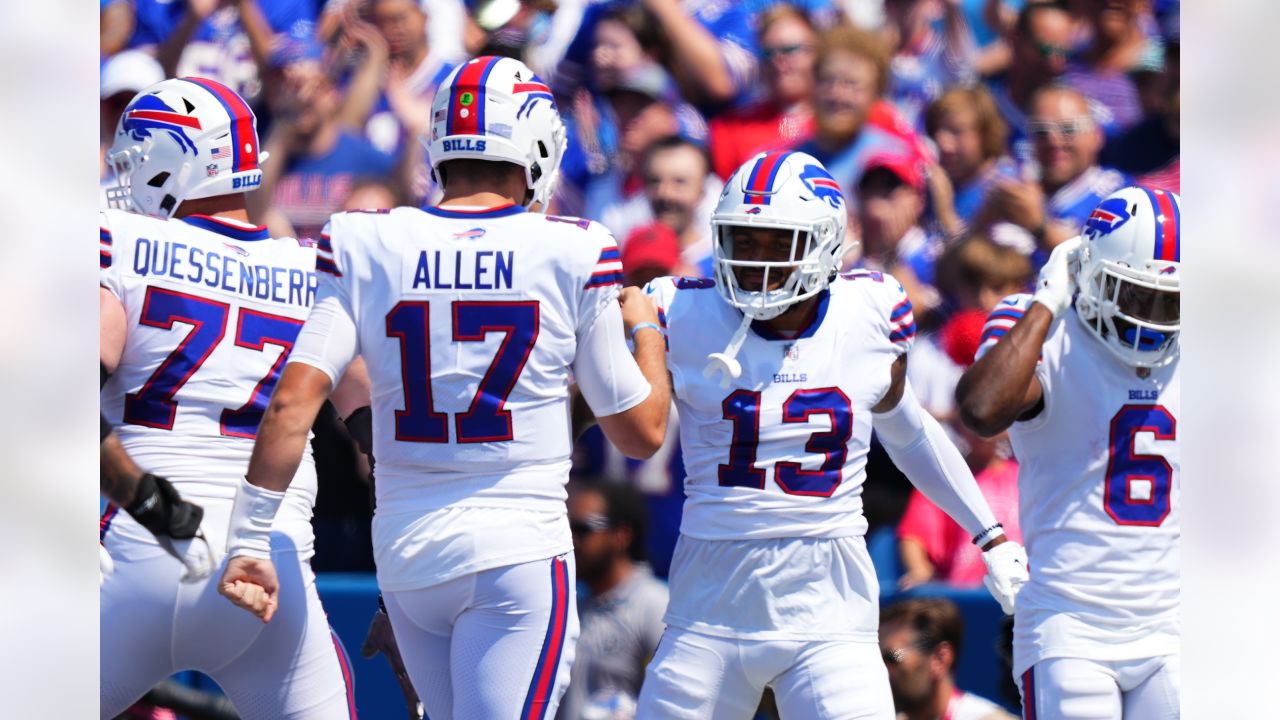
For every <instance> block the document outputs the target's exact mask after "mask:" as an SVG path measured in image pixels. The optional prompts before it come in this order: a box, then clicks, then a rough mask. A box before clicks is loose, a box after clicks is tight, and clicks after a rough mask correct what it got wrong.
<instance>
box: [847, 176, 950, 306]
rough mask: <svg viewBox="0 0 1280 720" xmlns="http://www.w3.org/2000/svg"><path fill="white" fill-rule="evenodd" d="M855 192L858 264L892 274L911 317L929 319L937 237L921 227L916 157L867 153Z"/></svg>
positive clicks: (921, 186) (921, 185)
mask: <svg viewBox="0 0 1280 720" xmlns="http://www.w3.org/2000/svg"><path fill="white" fill-rule="evenodd" d="M857 193H858V225H859V227H860V236H861V239H862V256H861V257H860V258H859V259H858V262H857V266H858V267H864V268H868V269H871V270H881V271H884V272H888V273H890V274H892V275H893V276H894V277H895V278H897V279H898V281H899V282H901V283H902V286H903V288H905V289H906V291H907V297H908V298H910V300H911V305H912V307H913V308H914V313H915V318H916V323H917V324H920V325H928V324H929V322H930V317H929V316H930V315H931V313H932V311H933V310H935V309H936V308H937V307H938V305H939V303H940V301H941V298H940V296H939V295H938V291H937V290H936V289H935V288H934V287H933V276H934V263H935V262H936V260H937V258H938V255H939V254H940V253H941V252H942V239H941V238H939V237H937V236H936V235H931V234H930V233H928V232H926V231H925V229H924V228H923V227H921V219H922V217H923V214H924V205H925V197H926V193H925V181H924V175H923V172H922V169H921V167H920V162H919V160H918V159H916V158H915V157H912V156H908V155H903V154H894V153H878V154H876V155H872V156H871V157H870V158H869V159H868V160H867V163H866V169H865V170H864V171H863V173H862V177H861V179H859V181H858V185H857Z"/></svg>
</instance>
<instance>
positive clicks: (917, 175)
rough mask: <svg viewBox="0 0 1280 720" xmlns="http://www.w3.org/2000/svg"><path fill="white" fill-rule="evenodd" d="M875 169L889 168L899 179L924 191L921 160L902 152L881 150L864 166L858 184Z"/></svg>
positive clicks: (917, 189)
mask: <svg viewBox="0 0 1280 720" xmlns="http://www.w3.org/2000/svg"><path fill="white" fill-rule="evenodd" d="M875 170H888V171H889V172H891V173H893V174H894V175H895V176H897V178H898V179H899V180H901V181H902V182H904V183H906V184H907V185H910V186H911V187H912V188H914V189H915V190H916V192H921V193H922V192H924V173H923V172H921V169H920V161H919V160H918V159H916V158H913V157H910V156H907V155H903V154H901V153H892V152H880V153H876V154H875V155H872V156H871V157H870V158H869V159H868V160H867V162H866V165H864V166H863V168H862V177H861V178H859V179H858V186H859V187H861V186H862V183H863V182H864V181H865V180H866V178H867V176H869V175H870V174H871V173H872V172H873V171H875Z"/></svg>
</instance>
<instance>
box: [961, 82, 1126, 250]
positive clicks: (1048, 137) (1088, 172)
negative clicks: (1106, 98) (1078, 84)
mask: <svg viewBox="0 0 1280 720" xmlns="http://www.w3.org/2000/svg"><path fill="white" fill-rule="evenodd" d="M1029 109H1030V112H1031V115H1030V119H1029V121H1028V122H1027V125H1026V129H1027V135H1028V136H1029V137H1030V138H1031V146H1032V157H1033V159H1034V162H1035V168H1037V169H1038V176H1039V177H1038V179H1033V178H1034V175H1033V174H1032V173H1031V172H1029V171H1030V170H1031V169H1032V168H1030V167H1024V172H1026V175H1024V177H1023V179H1021V180H1015V179H1001V180H997V181H996V184H995V187H994V188H993V189H992V190H991V192H990V193H989V194H988V196H987V200H986V203H985V204H984V206H983V208H982V210H981V211H979V217H980V218H981V221H980V224H982V225H983V226H984V227H990V226H991V225H992V224H994V223H997V222H1006V223H1012V224H1013V225H1016V226H1018V227H1021V228H1022V229H1023V230H1025V231H1027V232H1029V233H1030V234H1031V235H1032V237H1034V238H1035V241H1036V246H1037V249H1038V250H1039V251H1040V255H1041V256H1044V253H1047V252H1048V251H1050V250H1052V249H1053V248H1054V247H1056V246H1057V245H1059V244H1060V243H1062V242H1063V241H1064V240H1066V239H1068V238H1070V237H1072V236H1073V235H1075V234H1077V233H1078V232H1079V230H1080V228H1081V227H1082V226H1083V225H1084V223H1085V220H1086V219H1088V217H1089V213H1091V212H1092V211H1093V209H1094V208H1095V207H1097V205H1098V203H1099V202H1100V201H1101V200H1102V199H1103V198H1105V197H1106V196H1107V195H1110V194H1111V193H1113V192H1115V191H1116V190H1119V189H1120V188H1122V187H1125V186H1126V185H1131V184H1132V183H1133V180H1132V178H1130V177H1129V176H1128V175H1126V174H1125V173H1122V172H1120V171H1119V170H1115V169H1113V168H1105V167H1102V166H1100V165H1099V164H1098V153H1099V152H1100V151H1101V150H1102V144H1103V142H1104V138H1103V133H1102V129H1101V128H1100V127H1099V126H1098V123H1097V122H1095V120H1094V119H1093V117H1092V116H1091V115H1090V103H1089V99H1088V98H1086V97H1085V96H1083V95H1081V94H1080V93H1079V92H1077V91H1075V90H1073V89H1071V88H1069V87H1066V86H1064V85H1050V86H1049V87H1046V88H1044V89H1042V90H1040V91H1038V92H1037V93H1036V94H1035V95H1034V96H1033V97H1032V100H1031V106H1030V108H1029ZM1044 257H1047V256H1044ZM1038 259H1040V260H1041V262H1043V257H1040V258H1038Z"/></svg>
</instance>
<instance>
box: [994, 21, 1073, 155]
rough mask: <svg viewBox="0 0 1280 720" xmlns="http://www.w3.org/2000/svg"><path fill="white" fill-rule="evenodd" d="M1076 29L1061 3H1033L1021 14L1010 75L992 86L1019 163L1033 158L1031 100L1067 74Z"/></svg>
mask: <svg viewBox="0 0 1280 720" xmlns="http://www.w3.org/2000/svg"><path fill="white" fill-rule="evenodd" d="M1074 28H1075V25H1074V23H1073V21H1072V18H1071V14H1070V13H1069V12H1067V10H1066V8H1065V7H1064V6H1063V5H1062V3H1061V2H1059V1H1058V0H1031V2H1028V3H1027V4H1026V6H1025V7H1023V8H1022V11H1021V12H1020V13H1018V19H1017V23H1016V24H1015V26H1014V28H1013V30H1012V32H1011V33H1010V36H1009V46H1010V48H1011V52H1012V56H1013V60H1012V62H1011V63H1010V65H1009V72H1008V74H1007V76H1006V77H1005V78H1003V79H1001V80H996V81H993V82H991V83H990V86H991V90H992V94H993V96H994V97H995V101H996V106H997V107H999V108H1000V114H1001V115H1002V116H1003V117H1004V121H1005V124H1006V125H1008V127H1009V149H1010V150H1011V151H1012V152H1013V156H1014V158H1015V159H1017V160H1018V162H1020V163H1024V162H1029V161H1030V158H1031V145H1030V142H1029V141H1028V139H1027V135H1026V127H1027V109H1028V108H1029V107H1030V105H1031V96H1032V95H1034V94H1035V92H1036V90H1038V89H1039V88H1041V87H1044V86H1045V85H1047V84H1049V83H1051V82H1053V81H1054V79H1056V78H1058V77H1061V75H1062V73H1063V72H1065V71H1066V69H1067V57H1068V56H1069V55H1070V53H1071V38H1072V35H1073V32H1074Z"/></svg>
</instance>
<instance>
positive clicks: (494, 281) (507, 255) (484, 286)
mask: <svg viewBox="0 0 1280 720" xmlns="http://www.w3.org/2000/svg"><path fill="white" fill-rule="evenodd" d="M514 272H515V253H514V252H513V251H511V250H455V251H453V252H448V251H440V250H435V251H427V250H423V251H421V252H419V253H418V260H417V264H416V269H415V270H414V272H413V280H412V282H411V283H410V287H409V288H408V289H409V290H419V291H421V290H510V289H512V283H513V279H512V278H513V274H514Z"/></svg>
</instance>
